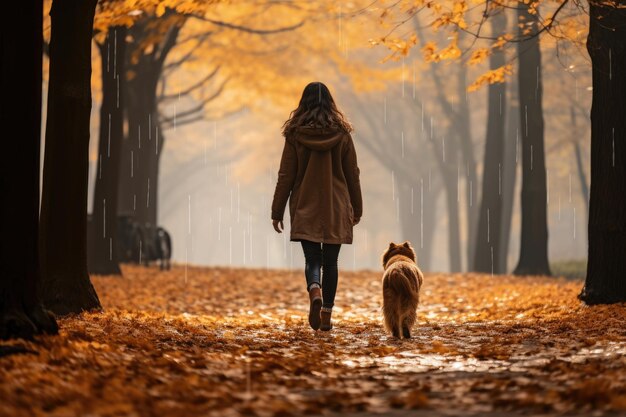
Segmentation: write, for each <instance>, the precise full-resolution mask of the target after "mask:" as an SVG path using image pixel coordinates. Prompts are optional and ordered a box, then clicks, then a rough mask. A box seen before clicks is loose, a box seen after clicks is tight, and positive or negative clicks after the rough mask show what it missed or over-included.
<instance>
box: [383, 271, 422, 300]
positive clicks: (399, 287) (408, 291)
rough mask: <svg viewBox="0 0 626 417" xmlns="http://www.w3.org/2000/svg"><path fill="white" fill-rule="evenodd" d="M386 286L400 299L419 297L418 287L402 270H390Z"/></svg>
mask: <svg viewBox="0 0 626 417" xmlns="http://www.w3.org/2000/svg"><path fill="white" fill-rule="evenodd" d="M418 285H419V284H418ZM387 286H388V288H389V289H391V290H392V291H393V292H394V293H396V294H397V295H398V297H399V298H400V299H402V300H407V301H408V300H414V299H416V298H418V297H419V293H418V289H416V288H415V287H414V284H412V283H411V281H410V279H409V278H408V277H407V276H406V274H403V273H402V271H397V270H394V271H391V274H389V279H388V281H387Z"/></svg>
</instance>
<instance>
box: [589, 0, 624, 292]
mask: <svg viewBox="0 0 626 417" xmlns="http://www.w3.org/2000/svg"><path fill="white" fill-rule="evenodd" d="M617 3H618V6H619V7H610V6H609V5H607V4H603V3H601V2H598V3H596V2H590V4H589V36H588V38H587V51H588V52H589V56H590V57H591V64H592V76H593V98H592V103H591V195H590V200H589V228H588V236H589V255H588V261H587V278H586V280H585V286H584V288H583V290H582V292H581V294H580V296H579V297H580V299H581V300H583V301H584V302H586V303H587V304H608V303H616V302H624V301H626V256H625V254H626V117H624V115H625V114H626V43H625V42H624V39H626V9H624V7H626V1H624V0H621V1H618V2H617Z"/></svg>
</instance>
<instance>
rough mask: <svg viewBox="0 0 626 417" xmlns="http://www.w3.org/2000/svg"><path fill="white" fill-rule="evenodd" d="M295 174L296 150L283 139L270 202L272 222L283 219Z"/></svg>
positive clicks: (296, 165)
mask: <svg viewBox="0 0 626 417" xmlns="http://www.w3.org/2000/svg"><path fill="white" fill-rule="evenodd" d="M297 172H298V155H297V154H296V148H295V146H294V145H293V143H291V141H289V140H288V139H285V147H284V148H283V155H282V157H281V159H280V168H279V170H278V178H277V180H276V190H275V191H274V200H273V201H272V220H282V219H283V215H284V213H285V207H286V206H287V200H288V199H289V196H290V194H291V191H292V189H293V184H294V182H295V180H296V173H297Z"/></svg>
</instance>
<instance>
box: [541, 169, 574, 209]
mask: <svg viewBox="0 0 626 417" xmlns="http://www.w3.org/2000/svg"><path fill="white" fill-rule="evenodd" d="M570 178H571V177H570ZM546 206H548V207H549V206H550V170H549V169H546Z"/></svg>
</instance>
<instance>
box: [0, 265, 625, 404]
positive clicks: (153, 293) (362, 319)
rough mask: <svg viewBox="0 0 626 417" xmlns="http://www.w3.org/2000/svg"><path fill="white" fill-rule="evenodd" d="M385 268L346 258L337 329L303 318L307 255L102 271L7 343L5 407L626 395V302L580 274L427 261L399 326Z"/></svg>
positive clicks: (2, 367) (517, 400)
mask: <svg viewBox="0 0 626 417" xmlns="http://www.w3.org/2000/svg"><path fill="white" fill-rule="evenodd" d="M380 276H381V274H380V272H378V271H363V272H341V273H340V283H339V291H338V296H337V300H336V308H335V313H334V325H335V329H333V331H331V332H330V333H322V332H314V331H312V330H311V329H310V328H309V327H308V324H307V322H306V313H307V308H308V303H307V296H306V291H305V289H304V278H303V277H302V273H301V272H300V271H289V270H264V269H229V268H188V269H186V268H184V267H176V268H174V269H173V270H172V271H169V272H159V271H157V270H156V269H154V268H152V269H147V268H141V267H133V266H126V267H124V278H112V277H94V278H93V281H94V284H95V286H96V288H97V290H98V293H99V295H100V299H101V301H102V303H103V305H104V306H105V311H104V312H103V313H90V314H83V315H80V316H77V317H72V318H66V319H63V320H61V321H60V324H61V326H62V331H61V335H60V336H58V337H43V338H40V339H39V340H38V341H37V343H26V344H24V343H23V342H12V343H13V344H16V343H17V344H20V345H25V347H26V348H28V349H30V350H32V351H34V352H36V353H25V354H15V355H10V356H6V357H2V358H0V398H2V401H0V415H1V416H5V415H6V416H13V415H15V416H18V415H19V416H21V415H25V416H26V415H30V416H39V415H58V416H75V415H93V416H100V415H106V416H119V415H129V416H134V415H136V416H144V415H145V416H185V415H215V416H231V415H259V416H287V415H301V414H318V413H323V414H327V413H332V414H336V413H351V414H352V413H357V415H358V414H360V413H363V412H365V413H368V414H370V413H383V412H387V411H390V410H392V409H394V410H396V411H395V413H399V414H397V415H403V414H404V412H402V411H399V410H397V409H424V411H423V415H424V416H430V415H435V414H439V413H445V412H447V411H459V412H460V411H464V412H476V413H478V412H494V413H495V414H493V415H494V416H495V415H505V414H500V413H507V412H512V411H521V412H525V413H528V412H532V413H548V414H549V413H555V414H556V413H563V412H577V413H585V412H588V411H590V410H592V409H593V410H602V411H607V412H619V411H620V410H626V357H625V356H624V353H625V352H626V330H625V326H624V325H625V323H626V310H625V309H624V306H620V305H615V306H598V307H592V308H590V307H585V306H583V305H582V304H581V303H580V302H579V301H578V300H577V299H576V294H577V293H578V292H579V290H580V286H581V283H580V282H571V281H569V282H568V281H564V280H559V279H549V278H537V277H524V278H519V277H508V276H494V277H492V276H489V275H478V274H458V275H448V274H426V279H425V282H424V287H423V292H422V305H421V306H420V310H419V314H418V323H417V324H416V326H415V328H414V329H413V335H414V338H413V339H412V340H405V341H396V340H393V339H391V338H390V337H388V336H387V335H386V334H385V333H384V331H383V329H382V327H381V323H380V314H379V311H380V302H381V285H380ZM5 345H6V343H5ZM433 413H435V414H433ZM419 414H420V415H421V414H422V413H419Z"/></svg>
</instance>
